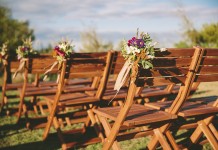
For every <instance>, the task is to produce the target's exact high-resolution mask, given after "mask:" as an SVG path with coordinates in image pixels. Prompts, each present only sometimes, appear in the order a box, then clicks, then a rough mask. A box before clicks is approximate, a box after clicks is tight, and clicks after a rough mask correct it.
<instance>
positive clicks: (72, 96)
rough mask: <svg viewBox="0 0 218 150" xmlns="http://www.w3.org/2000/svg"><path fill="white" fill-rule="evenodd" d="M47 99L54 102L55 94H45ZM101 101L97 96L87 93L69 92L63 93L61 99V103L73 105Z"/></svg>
mask: <svg viewBox="0 0 218 150" xmlns="http://www.w3.org/2000/svg"><path fill="white" fill-rule="evenodd" d="M43 98H44V99H45V100H48V101H51V102H53V101H54V99H55V95H50V96H43ZM95 102H99V99H98V98H96V97H91V96H89V95H87V94H85V93H67V94H61V96H60V99H59V105H64V106H71V105H81V104H90V103H95Z"/></svg>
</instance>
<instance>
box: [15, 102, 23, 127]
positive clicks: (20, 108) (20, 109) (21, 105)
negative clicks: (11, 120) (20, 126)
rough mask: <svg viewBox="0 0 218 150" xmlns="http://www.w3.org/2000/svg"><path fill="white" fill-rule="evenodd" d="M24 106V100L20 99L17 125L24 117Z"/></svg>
mask: <svg viewBox="0 0 218 150" xmlns="http://www.w3.org/2000/svg"><path fill="white" fill-rule="evenodd" d="M23 104H24V99H23V98H21V99H20V104H19V108H18V113H17V121H16V123H19V121H20V118H21V115H22V111H23Z"/></svg>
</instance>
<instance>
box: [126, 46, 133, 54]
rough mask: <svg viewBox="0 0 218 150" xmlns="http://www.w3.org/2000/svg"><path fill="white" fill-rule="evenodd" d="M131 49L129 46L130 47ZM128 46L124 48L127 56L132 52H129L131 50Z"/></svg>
mask: <svg viewBox="0 0 218 150" xmlns="http://www.w3.org/2000/svg"><path fill="white" fill-rule="evenodd" d="M130 47H131V46H130ZM130 47H129V46H126V53H127V54H130V53H131V52H132V51H131V48H130Z"/></svg>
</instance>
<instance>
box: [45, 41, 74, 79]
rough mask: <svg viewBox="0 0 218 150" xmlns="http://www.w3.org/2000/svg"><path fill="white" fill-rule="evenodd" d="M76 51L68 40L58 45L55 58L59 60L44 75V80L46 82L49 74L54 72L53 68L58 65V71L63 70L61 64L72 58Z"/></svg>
mask: <svg viewBox="0 0 218 150" xmlns="http://www.w3.org/2000/svg"><path fill="white" fill-rule="evenodd" d="M73 51H74V45H73V44H72V42H69V41H68V40H62V41H60V42H59V43H58V45H57V46H55V48H54V50H53V57H55V58H56V59H57V61H56V62H54V63H53V64H52V65H51V67H50V68H49V69H48V70H47V71H46V72H45V73H44V75H45V76H44V78H43V80H46V78H47V74H48V73H49V72H51V71H52V70H53V68H54V67H55V66H56V65H57V64H58V69H60V68H61V63H62V62H63V61H64V60H65V59H66V58H69V57H70V56H71V54H72V53H73Z"/></svg>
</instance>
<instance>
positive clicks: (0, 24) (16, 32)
mask: <svg viewBox="0 0 218 150" xmlns="http://www.w3.org/2000/svg"><path fill="white" fill-rule="evenodd" d="M0 18H1V19H0V35H1V36H0V45H2V44H3V43H4V42H5V41H9V44H8V50H9V56H11V57H15V56H16V48H17V47H18V46H19V45H22V43H23V41H22V40H23V39H26V38H28V37H31V39H32V40H34V35H33V30H32V29H30V28H29V23H28V21H18V20H16V19H12V17H11V11H10V10H9V9H8V8H5V7H2V6H0Z"/></svg>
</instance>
